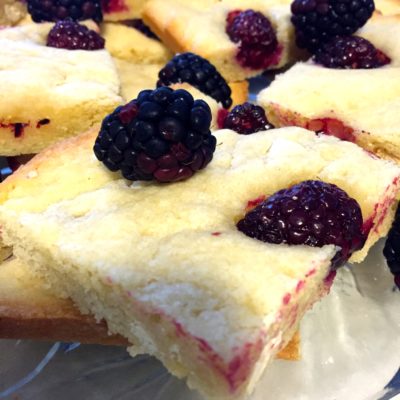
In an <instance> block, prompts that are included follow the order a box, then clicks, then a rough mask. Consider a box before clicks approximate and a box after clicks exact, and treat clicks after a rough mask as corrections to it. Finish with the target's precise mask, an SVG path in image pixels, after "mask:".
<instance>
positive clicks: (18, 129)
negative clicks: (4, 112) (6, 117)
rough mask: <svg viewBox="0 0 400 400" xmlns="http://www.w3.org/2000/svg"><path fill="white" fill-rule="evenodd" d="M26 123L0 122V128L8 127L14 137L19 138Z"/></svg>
mask: <svg viewBox="0 0 400 400" xmlns="http://www.w3.org/2000/svg"><path fill="white" fill-rule="evenodd" d="M28 125H29V124H28V123H24V122H11V123H8V124H5V123H2V122H1V123H0V128H9V129H11V130H12V131H13V132H14V137H16V138H19V137H21V136H22V135H23V134H24V129H25V127H26V126H28Z"/></svg>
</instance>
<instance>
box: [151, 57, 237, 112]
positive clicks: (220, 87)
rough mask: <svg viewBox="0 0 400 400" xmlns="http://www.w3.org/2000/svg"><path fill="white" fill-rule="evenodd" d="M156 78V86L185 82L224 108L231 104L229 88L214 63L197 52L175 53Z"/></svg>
mask: <svg viewBox="0 0 400 400" xmlns="http://www.w3.org/2000/svg"><path fill="white" fill-rule="evenodd" d="M158 78H159V80H158V82H157V86H158V87H160V86H169V85H172V84H174V83H182V82H187V83H189V84H191V85H192V86H194V87H195V88H197V89H199V90H200V91H201V92H203V93H205V94H206V95H208V96H210V97H212V98H214V99H215V100H216V101H217V102H219V103H221V104H222V106H223V107H224V108H229V107H230V106H231V105H232V99H231V89H230V87H229V85H228V84H227V83H226V81H225V79H224V78H223V77H222V76H221V74H220V73H219V72H218V71H217V69H216V68H215V67H214V65H212V64H211V63H210V62H209V61H207V60H206V59H204V58H202V57H200V56H198V55H197V54H193V53H182V54H177V55H176V56H175V57H173V58H172V60H170V61H169V62H168V63H167V64H166V65H165V67H164V68H162V69H161V71H160V72H159V74H158Z"/></svg>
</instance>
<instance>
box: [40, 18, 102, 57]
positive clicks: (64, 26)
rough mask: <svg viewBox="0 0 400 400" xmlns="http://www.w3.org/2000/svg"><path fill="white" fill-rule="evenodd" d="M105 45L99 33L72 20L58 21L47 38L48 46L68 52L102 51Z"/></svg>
mask: <svg viewBox="0 0 400 400" xmlns="http://www.w3.org/2000/svg"><path fill="white" fill-rule="evenodd" d="M104 43H105V40H104V39H103V38H102V37H101V36H100V35H99V34H98V33H97V32H95V31H93V30H91V29H88V28H87V27H86V26H85V25H80V24H78V23H77V22H75V21H71V20H66V21H58V22H57V23H56V24H55V25H54V26H53V28H51V30H50V32H49V35H48V37H47V46H49V47H56V48H59V49H67V50H100V49H104Z"/></svg>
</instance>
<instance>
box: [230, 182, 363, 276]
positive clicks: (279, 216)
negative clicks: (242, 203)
mask: <svg viewBox="0 0 400 400" xmlns="http://www.w3.org/2000/svg"><path fill="white" fill-rule="evenodd" d="M362 226H363V220H362V215H361V209H360V206H359V205H358V203H357V201H356V200H354V199H352V198H350V197H349V196H348V195H347V194H346V193H345V192H344V191H343V190H341V189H339V188H338V187H337V186H335V185H333V184H330V183H325V182H321V181H312V180H310V181H304V182H301V183H299V184H297V185H294V186H292V187H290V188H289V189H283V190H281V191H279V192H276V193H275V194H273V195H272V196H271V197H269V198H268V199H266V200H265V201H263V202H262V203H261V204H260V205H258V206H257V207H255V208H254V209H253V210H251V211H250V212H248V213H247V214H246V215H245V217H244V218H243V219H242V220H240V221H239V222H238V224H237V227H238V229H239V230H240V231H241V232H243V233H244V234H246V235H247V236H250V237H252V238H255V239H258V240H261V241H263V242H268V243H275V244H279V243H286V244H292V245H299V244H305V245H308V246H313V247H322V246H324V245H327V244H334V245H336V246H339V247H340V248H341V250H339V252H338V253H337V254H336V256H335V257H334V259H333V260H332V266H333V267H334V268H337V267H339V266H341V265H342V264H343V263H345V262H346V260H348V258H349V257H350V256H351V254H352V253H353V252H354V251H356V250H359V249H361V248H362V246H363V245H364V243H365V239H366V237H365V235H364V234H363V230H362Z"/></svg>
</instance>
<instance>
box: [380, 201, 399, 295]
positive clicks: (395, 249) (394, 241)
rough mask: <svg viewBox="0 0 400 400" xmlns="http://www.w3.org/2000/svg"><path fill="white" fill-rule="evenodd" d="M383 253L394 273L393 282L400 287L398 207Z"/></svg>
mask: <svg viewBox="0 0 400 400" xmlns="http://www.w3.org/2000/svg"><path fill="white" fill-rule="evenodd" d="M383 255H384V256H385V258H386V262H387V265H388V267H389V269H390V271H391V272H392V274H393V275H394V282H395V284H396V285H397V286H398V288H400V207H397V211H396V216H395V219H394V221H393V225H392V227H391V229H390V231H389V234H388V236H387V239H386V243H385V247H384V249H383Z"/></svg>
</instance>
